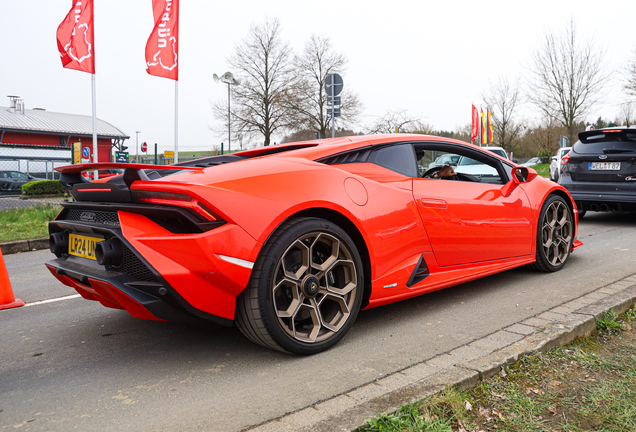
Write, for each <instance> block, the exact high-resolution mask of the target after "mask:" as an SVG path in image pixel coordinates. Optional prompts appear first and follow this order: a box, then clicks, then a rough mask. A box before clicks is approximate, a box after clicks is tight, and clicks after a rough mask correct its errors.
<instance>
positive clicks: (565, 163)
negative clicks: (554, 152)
mask: <svg viewBox="0 0 636 432" xmlns="http://www.w3.org/2000/svg"><path fill="white" fill-rule="evenodd" d="M568 162H570V154H569V153H568V154H566V155H565V156H563V157H562V158H561V165H567V163H568Z"/></svg>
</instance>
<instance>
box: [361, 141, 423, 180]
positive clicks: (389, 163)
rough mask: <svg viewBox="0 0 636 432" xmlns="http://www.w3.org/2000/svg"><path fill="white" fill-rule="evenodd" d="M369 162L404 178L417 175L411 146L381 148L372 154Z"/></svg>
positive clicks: (400, 145) (399, 145)
mask: <svg viewBox="0 0 636 432" xmlns="http://www.w3.org/2000/svg"><path fill="white" fill-rule="evenodd" d="M370 162H372V163H375V164H378V165H380V166H382V167H384V168H388V169H390V170H392V171H395V172H397V173H399V174H403V175H405V176H409V177H415V176H416V175H417V174H416V168H415V155H414V154H413V147H412V146H411V144H398V145H393V146H389V147H384V148H381V149H379V150H377V151H376V152H374V153H373V155H372V156H371V158H370Z"/></svg>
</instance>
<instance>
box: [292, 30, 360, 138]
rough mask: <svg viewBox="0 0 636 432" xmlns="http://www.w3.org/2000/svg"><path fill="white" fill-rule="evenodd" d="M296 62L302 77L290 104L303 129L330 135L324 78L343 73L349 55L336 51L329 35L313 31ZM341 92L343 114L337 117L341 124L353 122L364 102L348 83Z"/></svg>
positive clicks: (321, 134)
mask: <svg viewBox="0 0 636 432" xmlns="http://www.w3.org/2000/svg"><path fill="white" fill-rule="evenodd" d="M294 65H295V69H296V72H297V74H298V77H299V79H298V82H297V83H296V85H295V86H294V87H293V89H292V90H293V92H294V96H295V97H294V98H291V99H290V100H289V102H290V106H291V108H292V109H293V110H295V111H296V113H297V115H298V116H299V119H300V121H301V122H302V127H303V128H304V129H307V130H310V131H316V132H319V133H320V136H321V137H323V138H324V137H326V136H330V135H331V134H330V132H329V131H330V130H331V118H330V117H329V116H328V115H327V94H326V93H325V92H324V91H323V90H324V85H325V78H327V76H329V75H330V74H332V73H340V74H342V73H343V72H344V71H345V70H346V65H347V59H346V58H345V56H344V55H342V54H340V53H337V52H335V51H334V49H333V46H332V44H331V41H330V39H329V38H328V37H326V36H317V35H315V34H312V35H311V36H310V38H309V40H308V41H307V43H306V44H305V48H304V50H303V52H302V53H301V54H300V55H298V56H296V57H295V59H294ZM339 96H340V98H341V100H342V104H341V105H340V112H341V117H339V118H336V121H337V123H338V126H339V127H346V126H350V125H351V123H352V122H354V121H355V119H356V117H357V116H358V115H359V114H360V111H361V109H362V103H361V102H360V99H359V98H358V95H357V94H355V93H353V92H351V91H349V90H347V88H346V86H345V89H344V90H343V91H342V93H341V94H340V95H339Z"/></svg>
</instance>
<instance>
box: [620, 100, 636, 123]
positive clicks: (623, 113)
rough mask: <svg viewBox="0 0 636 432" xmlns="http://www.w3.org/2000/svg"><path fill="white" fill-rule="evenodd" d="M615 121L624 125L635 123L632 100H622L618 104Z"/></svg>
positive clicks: (635, 111) (635, 116)
mask: <svg viewBox="0 0 636 432" xmlns="http://www.w3.org/2000/svg"><path fill="white" fill-rule="evenodd" d="M616 122H617V123H618V124H625V125H633V124H636V106H634V102H623V103H622V104H620V106H619V111H618V115H617V116H616Z"/></svg>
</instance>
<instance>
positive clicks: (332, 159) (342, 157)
mask: <svg viewBox="0 0 636 432" xmlns="http://www.w3.org/2000/svg"><path fill="white" fill-rule="evenodd" d="M372 151H373V149H372V148H371V147H366V148H362V149H357V150H354V151H349V152H345V153H340V154H337V155H334V156H329V157H326V158H323V159H320V160H318V161H317V162H320V163H324V164H326V165H338V164H347V163H362V162H366V161H367V159H369V155H370V154H371V152H372Z"/></svg>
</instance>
